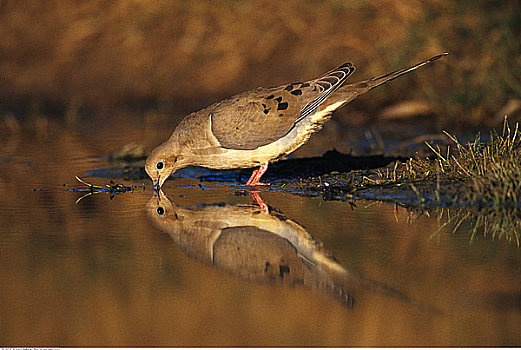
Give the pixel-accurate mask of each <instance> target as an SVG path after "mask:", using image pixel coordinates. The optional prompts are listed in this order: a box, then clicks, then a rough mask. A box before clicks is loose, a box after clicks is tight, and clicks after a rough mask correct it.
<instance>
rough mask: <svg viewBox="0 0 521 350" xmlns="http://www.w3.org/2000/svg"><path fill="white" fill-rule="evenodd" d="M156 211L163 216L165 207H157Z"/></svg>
mask: <svg viewBox="0 0 521 350" xmlns="http://www.w3.org/2000/svg"><path fill="white" fill-rule="evenodd" d="M156 213H157V215H159V216H163V215H165V209H164V208H163V207H157V209H156Z"/></svg>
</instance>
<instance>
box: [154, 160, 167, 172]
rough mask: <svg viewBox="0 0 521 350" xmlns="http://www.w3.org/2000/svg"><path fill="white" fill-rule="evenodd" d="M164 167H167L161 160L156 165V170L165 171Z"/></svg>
mask: <svg viewBox="0 0 521 350" xmlns="http://www.w3.org/2000/svg"><path fill="white" fill-rule="evenodd" d="M164 166H165V163H163V161H162V160H160V161H159V162H157V163H156V169H157V170H161V169H163V168H164Z"/></svg>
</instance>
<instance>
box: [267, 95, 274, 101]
mask: <svg viewBox="0 0 521 350" xmlns="http://www.w3.org/2000/svg"><path fill="white" fill-rule="evenodd" d="M274 97H275V95H269V96H268V97H266V100H271V99H272V98H274Z"/></svg>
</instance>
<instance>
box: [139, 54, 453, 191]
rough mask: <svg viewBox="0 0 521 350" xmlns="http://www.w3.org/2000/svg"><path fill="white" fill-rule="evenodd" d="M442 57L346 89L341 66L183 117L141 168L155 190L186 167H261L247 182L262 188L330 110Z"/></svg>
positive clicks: (346, 67)
mask: <svg viewBox="0 0 521 350" xmlns="http://www.w3.org/2000/svg"><path fill="white" fill-rule="evenodd" d="M446 55H447V53H443V54H440V55H437V56H434V57H432V58H430V59H428V60H426V61H423V62H421V63H418V64H416V65H414V66H412V67H410V68H406V69H402V70H399V71H395V72H392V73H389V74H386V75H383V76H380V77H376V78H372V79H369V80H365V81H361V82H358V83H354V84H349V85H344V83H345V80H346V79H347V78H348V77H349V76H350V75H351V74H352V73H353V72H354V70H355V68H354V67H353V65H352V64H351V63H344V64H343V65H341V66H339V67H338V68H336V69H334V70H332V71H330V72H328V73H326V74H325V75H323V76H321V77H320V78H318V79H314V80H310V81H307V82H299V83H291V84H287V85H281V86H277V87H270V88H257V89H253V90H250V91H247V92H244V93H242V94H239V95H236V96H233V97H231V98H229V99H227V100H224V101H221V102H218V103H215V104H213V105H211V106H209V107H207V108H204V109H202V110H200V111H198V112H194V113H191V114H189V115H188V116H186V117H185V118H184V119H183V120H182V121H181V122H180V123H179V125H178V126H177V128H176V129H175V130H174V132H173V134H172V136H171V137H170V138H169V139H168V140H167V141H166V142H165V143H163V144H161V145H160V146H158V147H157V148H156V149H154V150H153V151H152V153H151V154H150V156H149V157H148V159H147V162H146V166H145V169H146V171H147V173H148V175H149V176H150V177H151V179H152V180H153V181H154V186H155V187H156V188H159V187H161V186H162V184H163V183H164V181H165V180H166V179H167V178H168V176H170V174H172V173H173V172H175V171H176V170H178V169H180V168H183V167H186V166H189V165H197V166H203V167H207V168H213V169H230V168H250V167H254V166H260V168H259V170H256V171H254V173H253V174H252V177H251V178H250V179H249V180H248V182H247V183H246V184H247V185H258V184H262V183H261V182H259V179H260V177H261V176H262V174H263V173H264V172H265V171H266V169H267V166H268V163H269V162H273V161H275V160H277V159H279V158H280V157H282V156H284V155H287V154H289V153H291V152H293V151H294V150H296V149H297V148H299V147H300V146H302V145H303V144H304V143H305V142H306V141H307V140H308V139H309V137H310V136H311V134H312V133H314V132H316V131H318V130H320V129H321V128H322V126H323V125H324V123H325V122H326V121H328V120H329V119H330V118H331V114H332V113H333V112H334V111H335V110H337V109H338V108H340V107H342V106H343V105H345V104H346V103H348V102H350V101H352V100H353V99H355V98H356V97H357V96H359V95H361V94H363V93H365V92H367V91H369V90H370V89H372V88H374V87H377V86H379V85H382V84H384V83H386V82H388V81H391V80H393V79H395V78H397V77H399V76H401V75H403V74H406V73H408V72H411V71H413V70H415V69H417V68H419V67H421V66H423V65H425V64H427V63H430V62H433V61H436V60H437V59H439V58H441V57H443V56H446Z"/></svg>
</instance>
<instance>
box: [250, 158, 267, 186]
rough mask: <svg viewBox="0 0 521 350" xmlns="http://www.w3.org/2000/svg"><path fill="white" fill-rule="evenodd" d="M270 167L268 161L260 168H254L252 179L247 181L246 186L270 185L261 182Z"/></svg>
mask: <svg viewBox="0 0 521 350" xmlns="http://www.w3.org/2000/svg"><path fill="white" fill-rule="evenodd" d="M267 169H268V162H265V163H262V164H261V166H260V167H259V169H257V170H254V171H253V173H252V174H251V176H250V179H249V180H248V181H246V186H268V185H269V183H264V182H260V181H259V180H260V178H261V176H262V175H263V174H264V173H265V172H266V170H267Z"/></svg>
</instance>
